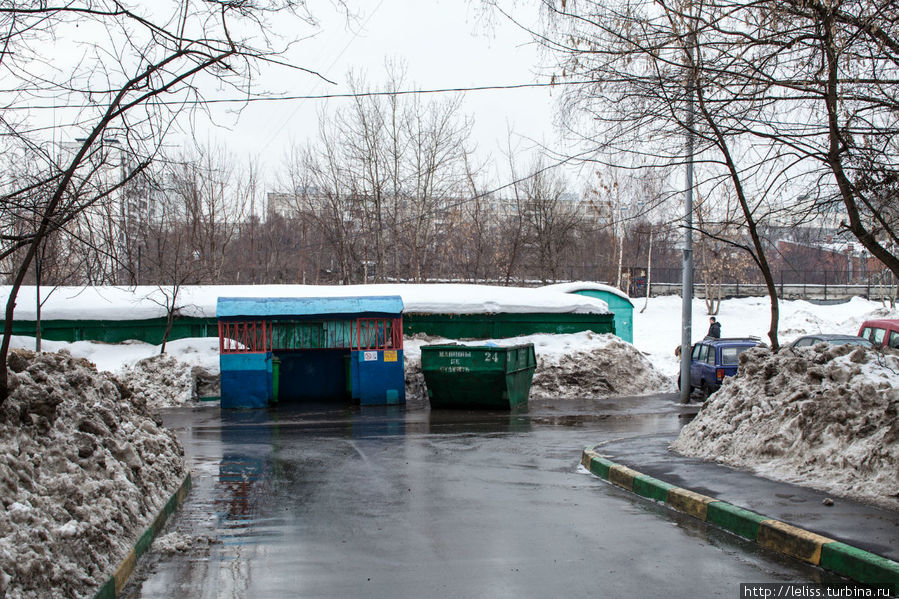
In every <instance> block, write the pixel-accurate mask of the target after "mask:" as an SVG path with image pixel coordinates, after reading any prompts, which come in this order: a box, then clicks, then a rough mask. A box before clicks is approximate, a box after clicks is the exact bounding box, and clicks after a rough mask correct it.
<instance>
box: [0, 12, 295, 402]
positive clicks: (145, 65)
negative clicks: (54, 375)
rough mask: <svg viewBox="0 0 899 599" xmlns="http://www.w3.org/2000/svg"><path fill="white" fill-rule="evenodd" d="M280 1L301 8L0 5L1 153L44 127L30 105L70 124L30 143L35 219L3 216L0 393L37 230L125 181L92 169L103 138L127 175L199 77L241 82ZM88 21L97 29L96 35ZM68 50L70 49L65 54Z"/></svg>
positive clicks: (260, 55) (98, 166)
mask: <svg viewBox="0 0 899 599" xmlns="http://www.w3.org/2000/svg"><path fill="white" fill-rule="evenodd" d="M282 9H287V10H295V9H299V10H300V11H302V10H303V6H302V5H295V4H294V3H292V2H290V0H284V1H283V2H276V3H272V4H269V5H266V6H263V5H258V6H257V5H256V3H246V2H227V3H221V2H210V3H199V4H198V3H190V2H188V1H187V0H183V1H182V2H176V3H175V5H174V7H173V9H172V10H171V12H167V13H166V11H165V10H163V9H160V8H159V7H154V9H153V10H150V9H148V8H146V7H144V8H134V9H132V8H131V7H129V6H128V5H126V4H125V3H124V2H122V1H120V0H94V1H91V2H70V3H65V4H62V5H58V6H56V5H54V6H51V5H48V4H46V3H44V2H33V1H30V0H22V1H11V2H6V3H4V5H3V7H2V8H0V31H3V34H2V41H3V44H2V53H0V69H2V71H3V77H4V91H3V92H2V93H3V96H4V101H3V106H4V109H3V118H2V119H0V127H2V128H3V135H2V136H0V137H2V140H3V141H2V143H3V145H4V147H3V153H4V156H6V157H7V158H13V159H15V158H19V159H21V157H22V155H23V154H24V153H26V152H35V151H36V150H37V151H40V150H42V149H43V148H46V145H47V144H46V142H47V141H50V140H48V138H47V127H42V126H41V123H39V122H37V121H39V120H40V118H38V117H35V116H34V115H35V114H36V113H37V112H38V111H39V109H40V108H41V107H42V105H44V104H46V105H49V106H51V107H53V106H55V107H57V108H58V109H59V110H61V111H64V113H65V115H66V118H65V120H66V121H67V122H72V123H77V129H76V130H77V131H79V135H78V136H77V137H78V139H77V141H75V142H74V143H73V145H72V146H71V151H70V152H68V153H67V154H66V155H64V156H62V157H58V156H57V155H56V153H55V152H52V151H48V150H46V149H44V150H42V152H41V153H42V154H43V155H44V156H45V159H44V161H43V162H42V165H41V166H42V169H41V170H42V171H43V176H42V177H41V184H42V185H46V186H48V188H49V189H50V193H49V194H48V196H47V199H46V201H45V202H43V203H42V204H41V205H40V206H38V207H36V210H35V212H36V214H37V217H38V222H39V224H38V226H37V227H36V229H34V230H33V231H30V232H28V233H27V234H25V235H20V234H16V233H14V232H11V231H10V230H9V229H8V227H7V224H6V223H4V225H3V226H4V231H2V232H0V239H2V243H3V246H2V248H0V260H9V261H11V262H12V263H11V265H10V271H11V283H12V286H11V291H10V294H9V298H8V301H7V305H6V314H5V330H4V336H3V341H2V345H0V401H2V400H5V398H6V396H7V393H8V390H7V371H6V368H5V364H6V356H7V354H8V351H9V342H10V335H11V331H12V323H13V318H14V310H15V303H16V296H17V293H18V290H19V288H20V286H21V285H22V282H23V281H24V279H25V276H26V274H27V273H28V272H29V271H30V270H31V265H32V262H33V260H34V258H35V256H36V255H37V253H38V251H39V249H40V246H41V244H42V242H43V239H44V238H46V237H47V236H48V235H49V234H51V233H53V232H54V231H57V230H59V229H61V228H63V227H64V226H65V225H66V224H67V223H69V222H71V221H72V220H74V219H75V218H76V217H77V216H78V215H79V214H81V213H83V212H84V210H85V209H86V208H87V207H88V206H91V205H93V204H95V203H96V202H98V201H100V200H102V199H103V198H107V197H109V196H110V194H112V193H115V192H116V190H118V189H121V186H123V185H124V184H126V183H127V181H123V180H117V179H113V180H112V181H110V180H109V179H110V178H107V177H104V176H103V173H104V172H105V171H108V169H109V166H110V165H111V164H113V160H112V159H111V156H110V152H109V150H108V144H106V143H105V141H104V140H105V139H106V138H107V137H110V136H112V137H115V138H116V139H118V140H119V144H120V145H121V146H122V147H123V148H125V149H126V150H127V151H129V152H130V153H131V155H133V156H142V157H145V158H143V159H142V160H140V161H139V162H138V163H137V164H135V165H134V169H133V170H131V172H129V173H126V178H127V177H134V176H136V175H137V174H139V173H140V172H142V171H143V170H144V169H145V168H146V166H147V165H148V164H149V162H150V160H151V159H152V158H153V156H154V155H155V153H156V151H157V149H158V148H159V147H160V143H161V140H162V139H163V138H164V137H165V135H166V134H167V133H168V132H169V130H170V129H171V127H172V125H173V123H174V122H175V119H176V117H177V116H178V114H179V113H181V112H182V111H183V110H185V109H191V108H195V107H198V106H202V101H203V98H202V96H201V95H200V92H199V86H200V85H201V84H202V83H203V81H204V76H205V78H206V79H207V80H214V81H217V82H218V83H220V84H221V85H222V86H224V87H229V88H230V89H236V90H242V91H243V93H247V91H249V90H248V88H247V85H248V82H249V77H248V75H250V74H251V73H252V70H253V69H254V68H255V67H256V65H257V64H258V62H259V61H262V60H266V59H268V58H271V57H273V56H274V54H275V50H274V49H273V47H272V46H271V45H270V40H271V39H272V38H271V37H270V36H268V35H267V34H268V31H267V28H266V23H265V22H264V20H265V18H266V15H267V14H268V13H270V12H271V11H273V10H282ZM98 32H102V33H103V34H104V35H105V36H106V38H105V39H103V38H102V37H100V38H98V37H97V33H98ZM50 46H56V47H57V48H59V49H60V50H61V52H60V56H62V57H63V58H61V59H60V60H55V61H53V62H52V63H50V62H49V61H47V60H45V59H44V58H43V57H42V56H43V50H44V48H46V47H50ZM66 50H67V51H70V52H69V53H68V54H63V53H62V52H64V51H66ZM68 56H77V57H78V58H77V59H76V60H75V61H74V62H70V61H68V60H67V57H68ZM51 128H52V126H51ZM71 137H73V138H74V137H76V136H75V135H72V136H71ZM0 187H2V194H3V195H2V197H0V202H2V204H3V206H4V208H6V207H8V206H16V205H20V204H21V203H22V202H23V201H24V200H23V199H24V198H26V197H28V196H29V194H30V193H31V191H32V190H33V188H34V187H33V185H31V184H26V185H24V186H23V185H22V184H21V182H19V181H17V180H14V179H12V178H10V177H8V176H5V177H4V178H3V180H2V184H0ZM20 250H22V252H21V253H17V252H19V251H20ZM13 256H15V257H14V259H13Z"/></svg>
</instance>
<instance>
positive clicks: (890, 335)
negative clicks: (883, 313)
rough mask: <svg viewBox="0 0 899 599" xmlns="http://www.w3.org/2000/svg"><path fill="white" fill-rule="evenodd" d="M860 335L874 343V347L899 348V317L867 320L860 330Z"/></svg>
mask: <svg viewBox="0 0 899 599" xmlns="http://www.w3.org/2000/svg"><path fill="white" fill-rule="evenodd" d="M858 336H859V337H864V338H865V339H867V340H868V341H870V342H871V343H873V344H874V347H893V348H896V349H899V319H892V320H890V319H882V320H866V321H865V322H863V323H862V326H861V328H860V329H859V330H858Z"/></svg>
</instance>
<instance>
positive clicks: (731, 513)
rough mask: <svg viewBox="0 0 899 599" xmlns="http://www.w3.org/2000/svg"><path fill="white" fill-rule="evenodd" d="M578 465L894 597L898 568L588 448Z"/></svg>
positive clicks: (897, 588) (897, 592)
mask: <svg viewBox="0 0 899 599" xmlns="http://www.w3.org/2000/svg"><path fill="white" fill-rule="evenodd" d="M581 464H582V465H583V466H584V467H585V468H586V469H587V470H589V471H590V472H591V473H592V474H594V475H596V476H598V477H599V478H601V479H603V480H605V481H607V482H610V483H612V484H613V485H616V486H618V487H621V488H622V489H625V490H628V491H631V492H633V493H636V494H637V495H640V496H642V497H646V498H647V499H653V500H655V501H658V502H661V503H664V504H665V505H667V506H668V507H670V508H672V509H674V510H677V511H679V512H682V513H684V514H687V515H689V516H693V517H694V518H698V519H700V520H702V521H703V522H709V523H711V524H715V525H716V526H718V527H720V528H723V529H724V530H727V531H728V532H731V533H733V534H735V535H738V536H740V537H742V538H744V539H747V540H750V541H753V542H754V543H757V544H758V545H760V546H762V547H765V548H766V549H770V550H772V551H776V552H778V553H782V554H784V555H788V556H790V557H793V558H796V559H799V560H802V561H804V562H807V563H810V564H812V565H814V566H818V567H820V568H824V569H825V570H829V571H831V572H834V573H836V574H839V575H840V576H844V577H846V578H849V579H851V580H853V581H855V582H859V583H862V584H868V585H878V586H885V587H887V588H889V589H890V592H891V593H892V594H893V595H899V563H897V562H894V561H893V560H891V559H887V558H885V557H881V556H879V555H877V554H874V553H870V552H868V551H864V550H863V549H859V548H857V547H853V546H851V545H847V544H845V543H841V542H839V541H836V540H834V539H830V538H828V537H825V536H822V535H819V534H816V533H813V532H810V531H807V530H804V529H802V528H798V527H796V526H793V525H792V524H787V523H786V522H781V521H779V520H775V519H774V518H769V517H767V516H763V515H761V514H757V513H755V512H752V511H749V510H746V509H743V508H741V507H737V506H735V505H732V504H730V503H727V502H724V501H720V500H718V499H715V498H714V497H709V496H707V495H701V494H699V493H695V492H693V491H690V490H689V489H682V488H680V487H676V486H674V485H671V484H668V483H666V482H664V481H661V480H658V479H656V478H653V477H651V476H646V475H644V474H641V473H639V472H637V471H636V470H631V469H630V468H628V467H627V466H622V465H620V464H616V463H615V462H612V461H611V460H609V459H607V458H605V457H603V456H602V455H600V454H599V453H598V452H597V451H596V448H595V447H588V448H587V449H585V450H584V452H583V454H582V455H581Z"/></svg>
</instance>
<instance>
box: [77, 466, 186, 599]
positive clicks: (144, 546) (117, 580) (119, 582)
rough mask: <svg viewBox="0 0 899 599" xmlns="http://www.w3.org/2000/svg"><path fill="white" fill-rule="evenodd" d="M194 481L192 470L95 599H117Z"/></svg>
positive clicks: (101, 587)
mask: <svg viewBox="0 0 899 599" xmlns="http://www.w3.org/2000/svg"><path fill="white" fill-rule="evenodd" d="M192 484H193V483H192V481H191V478H190V472H188V473H187V475H186V476H185V477H184V480H183V481H181V485H180V486H179V487H178V490H177V491H175V492H174V493H173V494H172V496H171V497H169V500H168V501H167V502H166V503H165V505H164V506H163V507H162V509H161V510H159V513H158V514H156V517H155V518H154V519H153V523H152V524H150V526H149V527H147V530H145V531H144V533H143V534H142V535H141V536H140V537H139V538H138V539H137V542H136V543H135V544H134V547H133V548H132V549H131V551H130V552H129V553H128V555H127V556H126V557H125V559H124V560H122V562H121V563H120V564H119V565H118V567H117V568H116V569H115V572H113V574H112V575H111V576H110V577H109V578H107V579H106V582H104V583H103V584H102V585H101V586H100V589H99V590H98V591H97V592H96V593H95V594H94V597H93V599H115V598H116V595H118V594H119V592H120V591H121V590H122V589H123V588H124V586H125V583H126V582H128V578H129V577H130V576H131V574H132V573H133V572H134V569H135V568H136V567H137V560H138V559H139V558H140V556H142V555H143V554H144V553H146V552H147V550H148V549H149V548H150V545H152V544H153V539H155V538H156V536H157V535H158V534H159V532H160V531H161V530H162V528H163V526H165V523H166V521H167V520H168V518H169V516H171V515H172V514H173V513H174V512H175V510H177V509H178V508H179V507H180V506H181V504H182V503H184V498H185V497H187V493H188V491H190V487H191V485H192Z"/></svg>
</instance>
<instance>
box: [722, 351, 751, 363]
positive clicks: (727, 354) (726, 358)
mask: <svg viewBox="0 0 899 599" xmlns="http://www.w3.org/2000/svg"><path fill="white" fill-rule="evenodd" d="M747 349H749V348H748V347H745V346H743V347H722V348H721V364H722V366H736V365H737V364H738V363H739V360H738V358H739V357H740V354H742V353H743V352H744V351H746V350H747Z"/></svg>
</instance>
